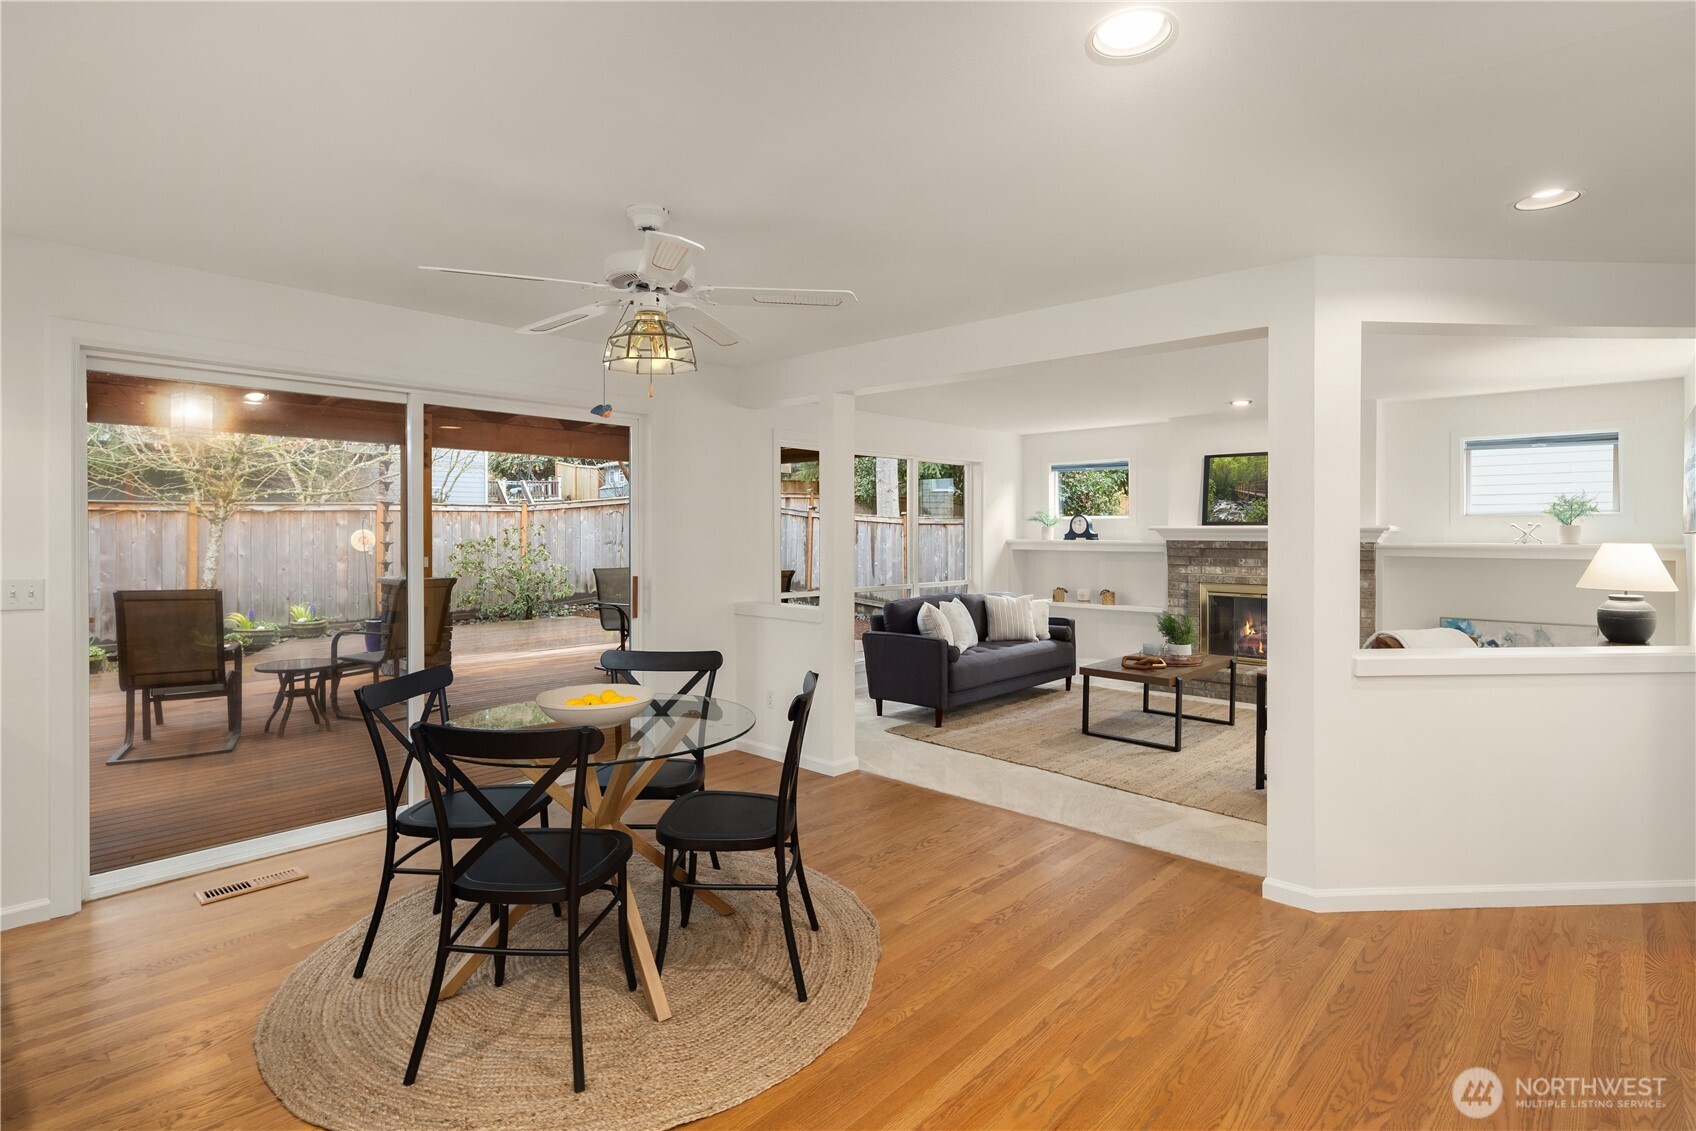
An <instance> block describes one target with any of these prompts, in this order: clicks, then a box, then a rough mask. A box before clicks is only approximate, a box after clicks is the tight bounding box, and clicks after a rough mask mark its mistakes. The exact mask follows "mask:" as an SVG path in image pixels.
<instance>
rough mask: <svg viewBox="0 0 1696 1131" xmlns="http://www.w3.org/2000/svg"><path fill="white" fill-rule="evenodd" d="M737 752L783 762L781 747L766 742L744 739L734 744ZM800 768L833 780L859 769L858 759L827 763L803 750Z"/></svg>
mask: <svg viewBox="0 0 1696 1131" xmlns="http://www.w3.org/2000/svg"><path fill="white" fill-rule="evenodd" d="M736 748H737V749H738V750H746V751H747V752H748V753H750V754H758V755H759V756H760V757H761V758H769V759H770V760H771V761H773V762H781V761H783V747H781V746H773V745H771V744H770V743H767V742H750V741H749V740H747V739H746V738H744V739H741V740H739V741H738V742H737V743H736ZM801 768H802V769H803V770H811V771H812V772H813V773H815V774H823V775H824V776H825V777H827V778H834V777H837V776H839V775H841V774H851V773H853V772H854V771H855V770H857V769H859V768H860V760H859V759H858V758H848V759H846V760H844V761H839V762H827V761H825V760H824V759H823V758H815V757H814V756H812V755H810V754H808V753H807V752H806V751H805V750H804V749H803V750H802V751H801Z"/></svg>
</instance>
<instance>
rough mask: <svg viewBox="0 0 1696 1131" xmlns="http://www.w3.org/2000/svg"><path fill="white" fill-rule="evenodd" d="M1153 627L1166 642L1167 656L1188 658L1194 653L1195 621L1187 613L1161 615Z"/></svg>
mask: <svg viewBox="0 0 1696 1131" xmlns="http://www.w3.org/2000/svg"><path fill="white" fill-rule="evenodd" d="M1154 627H1155V628H1157V629H1159V630H1160V635H1161V637H1163V638H1164V639H1165V641H1166V654H1167V655H1168V656H1188V655H1189V654H1190V653H1192V652H1194V651H1195V621H1194V620H1192V619H1190V615H1189V614H1188V613H1161V614H1160V616H1159V617H1158V618H1157V619H1156V620H1155V622H1154Z"/></svg>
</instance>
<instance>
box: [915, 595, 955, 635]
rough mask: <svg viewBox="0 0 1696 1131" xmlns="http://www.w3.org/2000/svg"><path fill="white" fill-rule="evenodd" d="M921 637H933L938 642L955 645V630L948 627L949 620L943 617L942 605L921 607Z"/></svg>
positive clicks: (919, 619)
mask: <svg viewBox="0 0 1696 1131" xmlns="http://www.w3.org/2000/svg"><path fill="white" fill-rule="evenodd" d="M918 625H919V635H920V636H931V637H935V638H936V639H938V640H946V641H947V642H948V643H950V644H952V643H954V630H953V629H952V628H950V627H949V626H948V618H947V617H945V616H943V615H942V606H940V605H920V606H919V617H918Z"/></svg>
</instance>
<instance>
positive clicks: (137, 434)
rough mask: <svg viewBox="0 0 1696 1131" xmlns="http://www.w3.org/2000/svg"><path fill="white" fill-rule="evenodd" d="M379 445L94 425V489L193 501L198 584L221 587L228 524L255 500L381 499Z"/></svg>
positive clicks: (385, 459) (385, 463)
mask: <svg viewBox="0 0 1696 1131" xmlns="http://www.w3.org/2000/svg"><path fill="white" fill-rule="evenodd" d="M389 461H390V451H389V449H388V448H387V447H386V446H384V445H382V444H360V443H348V442H344V441H341V440H310V439H301V438H299V437H293V436H260V435H255V434H253V433H248V432H213V433H207V434H202V435H188V434H182V433H179V434H175V435H173V434H171V433H167V432H163V431H160V430H159V429H155V428H144V427H141V426H139V425H133V424H118V425H112V424H91V425H89V429H88V482H89V485H90V486H92V487H98V488H104V489H106V490H109V491H115V492H119V493H121V494H123V495H124V496H126V497H129V498H134V499H142V500H145V501H147V502H157V503H192V504H193V505H194V506H195V508H196V509H197V510H198V511H199V512H200V514H201V515H202V516H204V517H205V519H206V523H207V527H208V534H207V538H206V556H205V559H204V561H202V563H201V567H200V586H201V588H203V589H212V588H216V586H217V584H218V567H219V558H220V553H221V551H222V549H223V544H224V526H225V524H226V523H228V522H229V520H230V518H231V517H232V516H233V515H235V514H236V512H238V511H240V510H242V509H243V508H244V507H247V506H250V505H252V504H253V503H257V502H263V501H273V502H301V503H327V502H353V501H358V500H361V499H372V498H377V497H379V495H380V494H381V493H382V492H383V480H384V478H385V476H386V475H387V469H388V467H389Z"/></svg>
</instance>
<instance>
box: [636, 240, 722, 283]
mask: <svg viewBox="0 0 1696 1131" xmlns="http://www.w3.org/2000/svg"><path fill="white" fill-rule="evenodd" d="M705 250H707V249H706V248H704V247H702V246H701V245H700V244H698V243H696V242H695V241H694V240H686V239H684V238H683V237H682V236H674V235H672V234H671V233H669V232H644V233H642V265H641V266H640V267H638V268H637V269H636V273H637V274H638V275H639V276H641V278H642V281H643V282H644V283H647V284H648V285H649V286H650V287H669V286H671V285H672V284H673V283H675V282H677V281H678V280H679V279H681V278H683V276H684V275H685V274H687V273H688V271H689V268H691V267H693V266H694V265H695V260H696V259H697V258H698V257H699V256H700V254H701V253H702V252H703V251H705Z"/></svg>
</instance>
